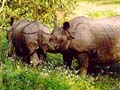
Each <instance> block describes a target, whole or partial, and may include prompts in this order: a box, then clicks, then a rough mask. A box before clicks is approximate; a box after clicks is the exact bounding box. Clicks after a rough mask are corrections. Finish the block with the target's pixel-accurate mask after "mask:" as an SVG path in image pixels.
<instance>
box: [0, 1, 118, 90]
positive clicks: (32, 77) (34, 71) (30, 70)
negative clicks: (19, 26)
mask: <svg viewBox="0 0 120 90" xmlns="http://www.w3.org/2000/svg"><path fill="white" fill-rule="evenodd" d="M119 5H120V1H119V0H106V1H105V0H86V1H85V0H81V2H79V3H78V6H76V9H75V10H74V12H73V13H74V14H73V15H72V14H70V15H68V19H72V18H74V17H76V16H80V15H84V16H88V17H92V18H102V17H106V16H113V15H118V14H120V7H119ZM58 16H59V17H58V18H59V20H60V19H61V18H63V17H62V16H61V13H58ZM1 33H2V34H1ZM1 33H0V40H1V41H0V42H2V43H0V45H1V46H2V50H1V51H0V90H120V72H119V71H120V70H119V69H120V65H119V64H117V65H113V66H112V68H111V69H110V71H109V74H102V73H99V74H98V75H97V76H92V75H87V76H86V77H79V76H77V75H76V71H75V70H72V71H68V70H66V69H64V66H59V67H56V66H57V65H61V64H63V63H62V57H61V55H60V54H57V55H53V54H48V55H47V56H48V58H47V61H48V64H47V65H46V66H44V67H38V68H35V67H31V66H25V65H23V64H21V62H20V61H19V60H15V61H12V60H11V59H7V57H6V49H7V40H6V32H1ZM75 65H76V64H75V63H74V66H75ZM114 69H115V70H114Z"/></svg>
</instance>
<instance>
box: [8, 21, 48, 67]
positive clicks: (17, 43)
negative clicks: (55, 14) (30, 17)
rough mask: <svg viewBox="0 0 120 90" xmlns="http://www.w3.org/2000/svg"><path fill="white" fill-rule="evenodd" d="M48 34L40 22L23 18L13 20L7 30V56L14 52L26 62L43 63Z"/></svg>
mask: <svg viewBox="0 0 120 90" xmlns="http://www.w3.org/2000/svg"><path fill="white" fill-rule="evenodd" d="M49 34H50V32H49V29H48V28H47V27H46V26H44V25H43V24H41V23H40V22H37V21H32V22H29V21H27V20H25V19H23V20H19V21H17V22H15V23H14V24H13V25H12V26H10V27H9V29H8V32H7V39H8V42H9V47H10V48H9V50H8V56H12V54H13V52H15V54H16V55H17V56H18V57H21V58H22V59H23V60H24V62H26V63H28V64H30V63H31V64H33V65H38V64H43V62H44V60H45V53H46V51H47V49H48V40H49V39H48V37H49Z"/></svg>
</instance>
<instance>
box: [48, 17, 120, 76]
mask: <svg viewBox="0 0 120 90" xmlns="http://www.w3.org/2000/svg"><path fill="white" fill-rule="evenodd" d="M49 43H50V46H49V48H50V49H51V50H58V51H59V52H68V54H69V55H68V56H69V57H70V56H74V57H75V58H76V59H77V60H78V62H81V63H79V73H80V75H85V74H86V73H87V69H88V66H94V65H96V64H112V63H114V62H118V61H120V16H113V17H108V18H103V19H98V20H94V19H90V18H87V17H82V16H80V17H77V18H75V19H72V20H71V21H69V22H65V23H64V24H63V26H61V27H56V28H55V29H54V31H53V32H52V34H51V36H50V39H49ZM68 62H69V60H68ZM68 62H67V63H68ZM70 64H71V60H70ZM70 64H69V65H70ZM90 68H92V67H90Z"/></svg>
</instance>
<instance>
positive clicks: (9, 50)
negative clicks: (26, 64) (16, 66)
mask: <svg viewBox="0 0 120 90" xmlns="http://www.w3.org/2000/svg"><path fill="white" fill-rule="evenodd" d="M8 46H9V47H8V51H7V56H8V57H12V56H14V55H15V48H14V46H13V44H12V42H9V44H8Z"/></svg>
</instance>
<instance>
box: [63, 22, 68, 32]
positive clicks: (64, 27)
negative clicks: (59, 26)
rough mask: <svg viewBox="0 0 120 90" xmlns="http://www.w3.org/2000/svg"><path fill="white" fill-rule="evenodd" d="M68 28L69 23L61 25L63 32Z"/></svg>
mask: <svg viewBox="0 0 120 90" xmlns="http://www.w3.org/2000/svg"><path fill="white" fill-rule="evenodd" d="M68 28H70V24H69V22H64V23H63V29H64V30H67V29H68Z"/></svg>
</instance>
